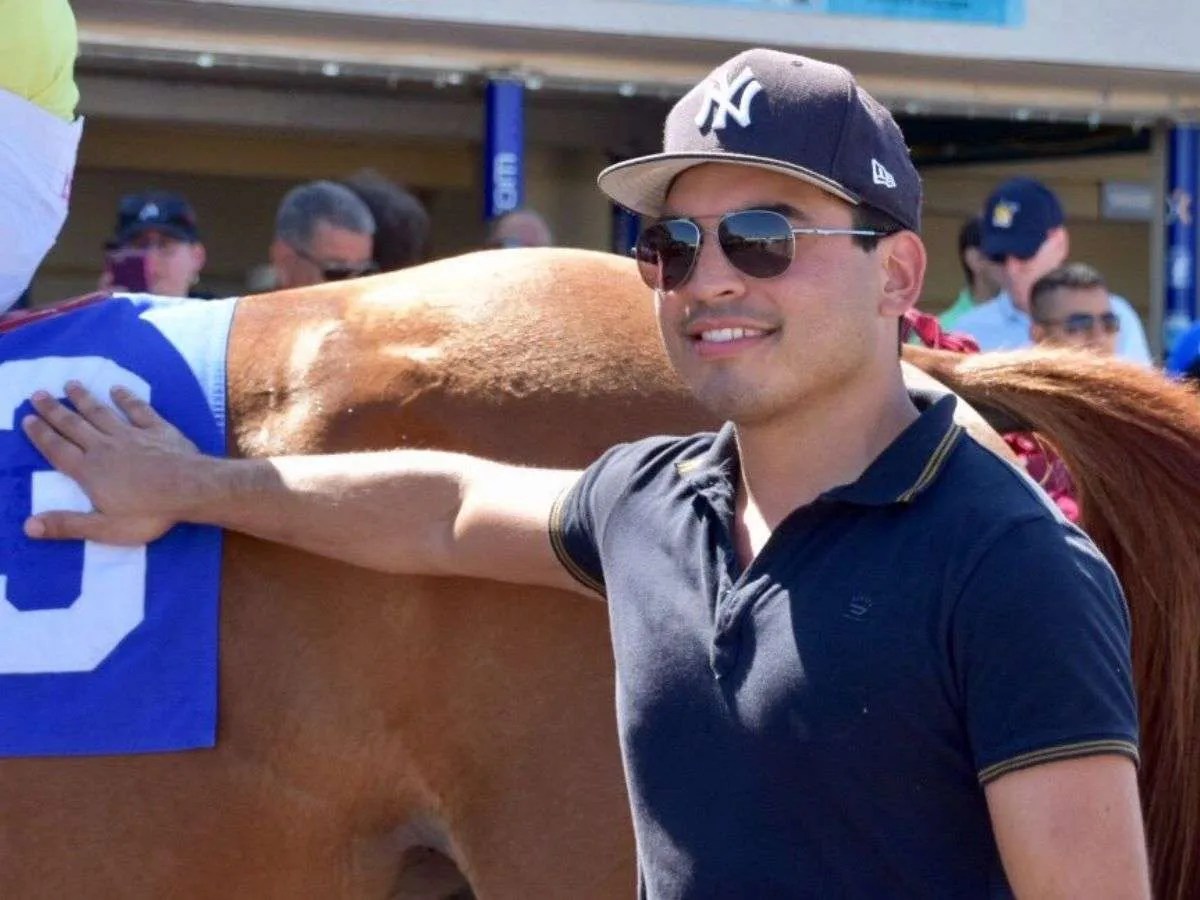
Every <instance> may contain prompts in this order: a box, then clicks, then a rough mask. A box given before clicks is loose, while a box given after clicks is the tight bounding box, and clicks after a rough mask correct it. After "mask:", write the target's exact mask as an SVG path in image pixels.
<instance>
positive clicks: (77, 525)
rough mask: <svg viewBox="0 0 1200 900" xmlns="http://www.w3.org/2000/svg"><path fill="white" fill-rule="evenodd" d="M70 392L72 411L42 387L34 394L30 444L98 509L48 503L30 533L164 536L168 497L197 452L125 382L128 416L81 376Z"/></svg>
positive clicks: (121, 395)
mask: <svg viewBox="0 0 1200 900" xmlns="http://www.w3.org/2000/svg"><path fill="white" fill-rule="evenodd" d="M66 395H67V397H68V399H70V401H71V404H72V405H73V406H74V407H75V409H74V410H72V409H71V408H69V407H67V406H65V405H64V404H62V403H60V402H59V401H58V400H56V399H55V398H54V397H52V396H50V394H48V393H47V392H45V391H39V392H37V393H36V394H34V395H33V397H31V398H30V402H31V403H32V404H33V408H34V410H35V411H36V412H37V415H30V416H26V417H25V419H24V420H23V421H22V423H21V426H22V428H23V429H24V431H25V434H26V435H27V436H28V437H29V440H30V441H32V442H33V445H34V446H35V447H36V448H37V449H38V450H39V451H41V453H42V455H43V456H45V457H46V459H47V460H49V462H50V463H51V465H53V466H54V468H56V469H58V470H59V471H60V472H62V473H63V474H65V475H67V476H69V477H70V478H72V479H74V480H75V481H76V482H78V483H79V485H80V487H82V488H83V490H84V493H86V494H87V496H88V499H90V500H91V501H92V504H93V506H94V507H95V510H94V511H93V512H87V513H83V512H69V511H65V510H57V511H55V510H51V511H46V512H39V513H37V514H36V515H33V516H30V518H29V519H27V520H26V522H25V533H26V534H27V535H28V536H29V537H31V538H48V539H59V540H89V541H97V542H99V543H105V544H124V545H137V544H145V543H148V542H150V541H152V540H154V539H155V538H158V537H161V536H162V535H163V534H164V533H165V532H166V531H167V530H168V529H169V528H170V527H171V526H172V525H173V524H175V521H176V519H175V518H174V517H173V516H172V508H171V505H170V498H171V497H172V496H175V495H177V494H178V492H179V487H180V480H181V478H180V476H181V475H182V474H183V471H184V467H185V466H187V465H189V460H188V457H191V456H192V455H194V454H196V453H197V452H198V451H197V450H196V447H195V445H194V444H192V442H191V441H189V440H188V439H187V438H186V437H184V436H183V434H182V433H180V432H179V430H178V429H176V428H175V427H174V426H172V425H171V424H170V423H168V422H167V421H166V420H164V419H163V418H162V417H161V416H159V415H158V413H156V412H155V411H154V410H153V409H152V408H151V407H150V405H149V404H148V403H146V402H145V401H143V400H141V399H139V398H138V397H136V396H134V394H133V393H132V392H130V391H129V390H127V389H125V388H119V387H118V388H114V389H113V391H112V399H113V402H114V403H115V404H116V406H117V408H118V409H119V410H120V411H121V413H124V416H125V418H123V417H122V416H121V415H120V414H118V413H117V411H116V410H114V409H113V408H112V407H111V406H109V405H108V404H106V403H104V402H103V401H101V400H100V399H99V398H97V397H96V396H95V395H93V394H92V393H90V392H89V391H88V390H87V389H86V388H84V387H83V386H82V385H81V384H79V383H78V382H70V383H68V384H67V387H66Z"/></svg>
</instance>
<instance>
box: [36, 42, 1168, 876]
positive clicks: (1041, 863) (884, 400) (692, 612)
mask: <svg viewBox="0 0 1200 900" xmlns="http://www.w3.org/2000/svg"><path fill="white" fill-rule="evenodd" d="M600 184H601V187H602V189H603V190H604V191H605V192H606V193H608V195H609V196H610V197H612V198H613V199H615V200H616V201H618V202H620V203H622V204H624V205H625V206H627V207H629V208H631V209H634V210H636V211H638V212H640V213H642V214H643V215H646V216H648V217H651V219H652V220H653V221H652V224H651V225H650V226H649V227H648V228H647V229H646V231H645V233H644V234H643V235H642V237H641V238H640V239H639V242H638V247H637V257H638V262H639V267H640V269H641V272H642V275H643V277H644V278H645V279H646V281H647V282H648V283H649V284H651V285H652V286H653V287H654V288H655V290H656V304H657V311H658V317H659V323H660V327H661V331H662V335H663V339H664V343H665V345H666V348H667V351H668V353H669V355H670V357H671V360H672V362H673V363H674V365H675V367H676V369H677V370H678V372H679V374H680V375H681V376H682V377H683V378H684V379H685V380H686V381H687V382H688V384H689V385H690V386H691V388H692V390H693V391H694V392H695V393H696V395H697V396H698V397H699V398H700V399H701V400H702V401H704V402H705V403H706V404H707V405H708V406H709V407H710V408H711V409H713V410H714V411H716V412H717V413H719V414H721V415H722V416H724V417H726V418H727V419H728V420H729V423H730V424H728V425H726V426H725V428H723V429H722V430H721V431H720V433H718V434H703V435H696V436H693V437H687V438H682V439H681V438H652V439H648V440H644V441H640V442H637V443H634V444H629V445H624V446H620V447H616V448H614V449H612V450H610V451H609V452H608V453H607V454H605V455H604V456H603V457H602V458H601V459H600V460H599V461H598V462H596V463H595V464H594V465H593V466H592V467H590V468H589V469H588V470H587V472H586V473H583V474H582V475H580V473H573V472H547V471H545V470H522V469H517V468H513V467H508V466H500V465H497V464H493V463H488V462H484V461H481V460H476V459H471V458H468V457H462V456H456V455H452V454H440V453H422V452H413V451H396V452H394V453H390V454H367V455H355V456H350V457H344V456H329V457H308V458H290V459H288V458H285V459H275V460H222V459H211V458H204V457H197V456H195V455H193V454H191V453H190V452H189V451H188V450H187V449H186V448H181V447H180V446H179V444H178V438H177V436H175V435H174V433H173V432H172V430H171V429H170V427H169V426H168V425H166V423H164V422H162V421H161V420H160V419H158V418H157V416H156V415H155V414H154V413H153V411H152V410H150V409H149V408H148V407H146V406H144V405H143V404H140V403H138V402H136V401H132V400H130V399H129V398H128V397H123V396H118V397H117V400H118V402H119V403H120V405H121V406H122V408H123V409H124V410H125V411H126V412H127V414H128V415H129V416H130V418H131V419H132V424H130V425H124V424H122V423H120V422H118V421H116V420H115V417H112V416H111V415H106V414H105V413H103V412H98V411H95V406H94V403H93V398H89V397H88V396H87V395H86V394H85V393H82V392H81V391H79V390H78V389H74V388H73V389H72V390H71V391H70V392H69V393H70V396H71V398H72V400H73V401H74V403H75V406H76V407H77V408H78V409H80V410H81V412H82V416H81V415H77V414H76V413H73V412H71V411H70V410H69V409H67V408H66V407H64V406H62V405H59V404H57V403H56V402H54V401H53V400H52V399H50V398H49V397H46V396H44V395H38V396H36V397H35V398H34V405H35V408H36V409H37V411H38V413H39V414H40V418H39V417H33V418H31V419H29V420H27V421H26V422H25V423H24V426H25V429H26V433H27V434H29V436H30V438H31V439H32V440H33V441H34V442H35V443H36V444H37V446H38V447H39V448H40V449H41V450H42V451H43V452H44V453H45V454H46V455H47V457H48V458H49V459H50V460H51V462H53V463H55V464H56V465H57V466H59V467H61V468H63V469H64V470H65V471H67V473H68V474H70V475H71V476H72V477H74V478H75V479H76V480H78V481H79V482H80V483H81V484H82V485H83V487H84V489H85V490H87V491H88V492H89V495H91V496H92V497H93V498H94V499H97V500H98V501H99V503H100V507H101V514H100V515H95V514H92V515H73V514H63V513H55V514H44V515H40V516H38V517H35V518H34V519H31V520H30V522H29V523H28V525H27V531H28V533H29V534H30V535H32V536H35V537H69V536H75V537H80V536H87V537H90V538H92V539H102V540H120V541H126V542H129V541H141V540H147V539H151V538H153V537H154V536H155V535H157V534H158V533H161V531H162V529H164V528H165V527H166V526H167V525H168V524H170V523H171V522H173V521H176V520H183V519H187V520H193V521H206V522H213V523H216V524H220V525H223V526H226V527H230V528H236V529H238V530H242V531H247V532H250V533H253V534H257V535H260V536H263V537H267V538H271V539H275V540H287V541H289V542H291V543H294V544H296V545H298V546H301V547H304V548H306V549H309V550H313V551H316V552H320V553H324V554H326V555H330V556H335V557H338V558H342V559H348V560H352V561H354V562H356V563H359V564H362V565H369V566H373V567H376V568H379V569H382V570H385V571H404V572H421V573H440V574H459V575H474V576H485V577H490V578H495V579H502V580H508V581H514V582H526V583H536V584H545V585H551V586H555V587H565V588H573V589H576V590H579V591H583V592H589V593H590V592H592V591H597V592H603V593H604V594H606V595H607V598H608V603H609V609H610V616H611V620H612V634H613V645H614V650H615V654H616V666H617V682H618V696H617V710H618V723H619V727H620V737H621V746H622V751H623V754H624V761H625V767H626V774H627V779H628V785H629V794H630V798H631V804H632V809H633V815H634V824H635V829H636V833H637V840H638V859H639V873H640V880H641V892H642V895H643V896H646V897H655V898H676V897H686V898H707V897H713V898H728V897H739V898H740V897H817V898H824V897H865V898H879V897H898V896H911V897H1010V896H1013V895H1014V894H1015V895H1017V896H1022V897H1088V898H1096V897H1114V898H1116V897H1120V898H1129V897H1144V896H1148V892H1149V888H1148V876H1147V864H1146V856H1145V848H1144V838H1143V834H1142V824H1141V813H1140V807H1139V802H1138V790H1137V782H1136V777H1135V764H1136V760H1137V718H1136V709H1135V701H1134V696H1133V688H1132V685H1131V678H1130V660H1129V620H1128V615H1127V611H1126V609H1125V605H1124V601H1123V598H1122V595H1121V590H1120V587H1119V586H1118V584H1117V582H1116V579H1115V577H1114V575H1113V573H1112V571H1111V569H1110V568H1109V567H1108V565H1107V564H1106V563H1105V561H1104V560H1103V559H1102V558H1101V556H1100V554H1099V553H1098V552H1097V550H1096V549H1095V547H1094V546H1093V545H1092V544H1091V543H1090V542H1089V541H1088V540H1087V538H1086V537H1084V536H1083V534H1082V533H1080V532H1079V531H1078V530H1076V529H1075V528H1074V527H1073V526H1071V525H1070V524H1069V523H1067V522H1066V521H1065V520H1064V519H1063V518H1062V516H1061V515H1060V514H1059V513H1058V512H1057V510H1056V509H1055V507H1054V506H1053V505H1052V504H1051V503H1050V502H1049V501H1048V500H1047V498H1046V497H1044V496H1043V495H1041V494H1040V493H1039V492H1038V490H1037V489H1036V487H1035V486H1034V485H1033V484H1032V483H1031V482H1030V481H1028V480H1027V479H1026V478H1025V476H1023V475H1022V474H1020V473H1019V472H1017V471H1016V470H1015V469H1014V468H1013V467H1011V466H1010V465H1008V464H1007V463H1005V462H1003V461H1001V460H1000V459H998V458H997V457H995V456H993V455H991V454H990V453H989V452H988V451H986V450H984V449H983V448H981V447H980V446H978V445H977V444H975V443H974V442H973V441H972V440H971V439H970V438H968V437H966V436H965V435H964V434H963V433H962V431H961V429H960V428H959V427H958V426H957V425H956V424H955V423H954V421H953V415H952V414H953V409H954V403H955V401H954V399H953V397H946V398H943V399H940V400H925V399H922V398H920V397H915V396H912V395H910V394H909V393H908V392H907V391H906V390H905V387H904V382H903V380H902V377H901V370H900V366H899V363H898V359H897V341H898V325H899V318H900V316H901V315H902V314H903V313H904V312H905V311H906V310H908V309H909V308H911V307H912V305H913V304H914V303H915V301H916V299H917V297H918V296H919V294H920V292H921V286H922V281H923V276H924V271H925V250H924V247H923V245H922V243H921V240H920V238H919V237H918V236H917V234H916V230H917V228H918V227H919V224H920V222H919V219H920V215H919V212H920V198H921V189H920V181H919V178H918V176H917V173H916V171H915V169H914V168H913V166H912V164H911V162H910V160H909V157H908V153H907V149H906V148H905V145H904V140H903V137H902V135H901V133H900V131H899V129H898V128H897V127H896V124H895V123H894V121H893V120H892V118H891V117H890V116H889V115H888V113H887V112H886V111H885V110H884V109H883V108H882V107H881V106H879V105H878V104H877V103H876V102H875V101H874V100H873V99H872V98H871V97H870V96H869V95H867V94H866V93H865V92H864V91H863V90H862V89H861V88H859V87H858V85H857V84H856V83H855V82H854V80H853V78H852V77H851V76H850V74H849V73H848V72H846V71H845V70H843V69H840V68H838V67H835V66H831V65H828V64H825V63H822V62H818V61H816V60H812V59H806V58H803V57H798V56H791V55H787V54H782V53H776V52H773V51H766V50H752V51H748V52H745V53H742V54H739V55H738V56H736V57H734V58H733V59H731V60H729V61H728V62H726V63H724V64H723V65H722V66H720V67H718V68H717V69H716V70H715V71H714V72H713V73H712V74H711V75H710V76H708V77H707V78H705V79H704V80H703V81H702V82H701V83H700V84H699V85H697V86H696V87H695V88H694V89H693V90H692V91H691V92H689V93H688V94H687V95H686V96H685V97H684V98H683V99H682V100H681V101H680V102H679V103H678V104H677V105H676V106H675V107H674V109H673V110H672V112H671V114H670V115H669V117H668V119H667V124H666V132H665V152H664V153H662V154H656V155H654V156H649V157H643V158H639V159H635V160H631V161H628V162H625V163H621V164H619V165H617V166H614V167H611V168H609V169H607V170H606V171H605V172H604V173H602V175H601V177H600ZM89 422H90V423H91V424H89ZM101 432H103V434H102V433H101ZM547 523H549V535H550V539H549V540H547V539H546V533H547Z"/></svg>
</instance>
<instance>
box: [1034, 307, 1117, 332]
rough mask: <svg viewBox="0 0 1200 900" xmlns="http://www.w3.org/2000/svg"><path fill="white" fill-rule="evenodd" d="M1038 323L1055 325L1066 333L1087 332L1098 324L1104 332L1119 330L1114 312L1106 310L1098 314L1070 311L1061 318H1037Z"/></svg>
mask: <svg viewBox="0 0 1200 900" xmlns="http://www.w3.org/2000/svg"><path fill="white" fill-rule="evenodd" d="M1037 321H1038V324H1039V325H1057V326H1059V327H1060V328H1062V330H1063V331H1065V332H1066V333H1067V334H1089V333H1090V332H1092V331H1093V330H1094V329H1095V327H1096V325H1097V324H1099V325H1100V328H1101V330H1102V331H1103V332H1104V333H1105V334H1116V333H1117V332H1118V331H1120V330H1121V320H1120V319H1119V318H1118V317H1117V314H1116V313H1112V312H1106V313H1100V315H1093V314H1092V313H1071V314H1070V315H1069V316H1065V317H1064V318H1061V319H1038V320H1037Z"/></svg>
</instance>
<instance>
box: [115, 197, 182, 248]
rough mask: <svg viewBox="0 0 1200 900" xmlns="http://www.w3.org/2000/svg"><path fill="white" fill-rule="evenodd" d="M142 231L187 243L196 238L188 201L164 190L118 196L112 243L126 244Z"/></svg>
mask: <svg viewBox="0 0 1200 900" xmlns="http://www.w3.org/2000/svg"><path fill="white" fill-rule="evenodd" d="M146 231H161V232H163V233H164V234H169V235H171V236H172V237H175V238H178V239H179V240H181V241H187V242H188V243H189V244H192V243H195V242H196V241H198V240H199V239H200V232H199V229H198V228H197V227H196V213H195V212H194V211H193V210H192V207H191V204H189V203H188V202H187V200H185V199H184V198H183V197H181V196H180V195H179V194H173V193H170V192H168V191H151V192H149V193H145V194H127V195H126V196H124V197H122V198H121V202H120V203H119V204H118V206H117V227H116V235H115V240H114V243H116V244H118V245H119V244H125V243H128V242H129V241H131V240H133V239H134V238H136V237H137V236H138V235H139V234H142V233H143V232H146Z"/></svg>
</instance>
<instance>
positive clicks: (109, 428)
mask: <svg viewBox="0 0 1200 900" xmlns="http://www.w3.org/2000/svg"><path fill="white" fill-rule="evenodd" d="M67 397H68V398H69V399H70V401H71V403H72V404H74V406H75V409H76V411H77V412H78V413H79V415H81V416H82V417H83V418H84V419H86V420H87V422H88V423H89V424H90V425H92V426H93V427H94V428H96V429H97V430H98V431H102V432H104V433H105V434H113V433H114V432H115V431H116V430H117V429H119V428H122V427H123V426H124V425H125V423H124V422H123V421H122V420H121V417H120V416H119V415H117V412H116V410H114V409H113V408H112V407H111V406H109V405H108V404H107V403H104V402H102V401H101V400H100V398H99V397H97V396H96V395H95V394H93V393H92V392H91V391H89V390H88V389H87V388H85V387H84V386H83V385H82V384H80V383H79V382H78V381H68V382H67Z"/></svg>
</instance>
